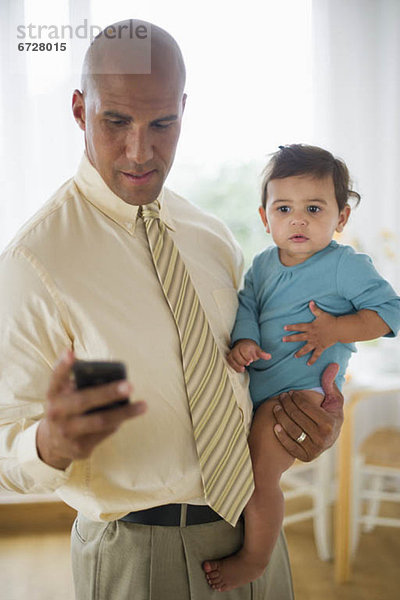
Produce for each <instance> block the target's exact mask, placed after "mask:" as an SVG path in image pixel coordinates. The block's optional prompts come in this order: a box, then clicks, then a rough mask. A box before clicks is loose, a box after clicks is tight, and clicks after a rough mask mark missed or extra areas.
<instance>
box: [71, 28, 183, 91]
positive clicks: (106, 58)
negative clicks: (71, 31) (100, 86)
mask: <svg viewBox="0 0 400 600" xmlns="http://www.w3.org/2000/svg"><path fill="white" fill-rule="evenodd" d="M113 74H116V75H121V74H124V75H143V74H148V75H152V76H156V77H158V78H161V79H164V78H166V79H169V80H171V79H172V80H175V81H174V82H175V85H176V86H177V88H179V89H180V91H181V92H182V93H183V89H184V86H185V80H186V71H185V64H184V62H183V57H182V53H181V51H180V48H179V46H178V44H177V43H176V41H175V40H174V38H173V37H172V36H171V35H170V34H169V33H168V32H167V31H165V30H164V29H161V27H158V26H157V25H153V24H152V23H148V22H146V21H138V20H136V19H128V20H126V21H120V22H118V23H114V24H113V25H109V26H107V27H106V28H105V29H104V30H103V31H102V32H101V33H100V34H99V35H98V36H97V37H96V38H95V39H94V40H93V42H92V43H91V45H90V47H89V48H88V50H87V52H86V55H85V59H84V62H83V68H82V80H81V86H82V91H83V92H84V93H86V95H87V94H88V93H89V92H90V88H91V86H92V85H93V84H95V83H96V81H98V78H99V77H100V78H101V76H102V75H113Z"/></svg>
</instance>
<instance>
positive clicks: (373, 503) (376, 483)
mask: <svg viewBox="0 0 400 600" xmlns="http://www.w3.org/2000/svg"><path fill="white" fill-rule="evenodd" d="M382 488H383V477H382V476H381V475H373V476H372V477H371V485H370V488H369V489H370V490H371V491H372V492H376V493H378V492H381V491H382ZM379 506H380V500H378V498H373V499H370V500H368V502H367V511H366V515H365V518H366V521H365V523H364V527H363V530H364V531H366V532H368V531H372V530H373V528H374V527H375V517H376V516H378V513H379Z"/></svg>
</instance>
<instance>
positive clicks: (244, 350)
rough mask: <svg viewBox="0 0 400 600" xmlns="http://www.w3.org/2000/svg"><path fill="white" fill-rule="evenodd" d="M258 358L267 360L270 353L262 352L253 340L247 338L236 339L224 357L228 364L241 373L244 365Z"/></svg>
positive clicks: (246, 365)
mask: <svg viewBox="0 0 400 600" xmlns="http://www.w3.org/2000/svg"><path fill="white" fill-rule="evenodd" d="M259 358H263V359H264V360H269V359H270V358H271V355H270V354H267V352H264V350H262V349H261V348H260V346H259V345H258V344H256V342H255V341H254V340H248V339H243V340H238V341H237V342H236V344H235V345H234V347H233V348H232V350H231V351H230V352H229V354H228V355H227V357H226V359H227V361H228V363H229V365H230V366H231V367H232V369H235V371H237V372H238V373H243V371H244V368H245V367H248V366H249V364H250V363H252V362H254V361H255V360H258V359H259Z"/></svg>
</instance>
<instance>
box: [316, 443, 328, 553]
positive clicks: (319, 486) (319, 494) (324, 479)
mask: <svg viewBox="0 0 400 600" xmlns="http://www.w3.org/2000/svg"><path fill="white" fill-rule="evenodd" d="M314 477H315V481H314V487H315V492H314V510H315V514H314V537H315V545H316V547H317V553H318V556H319V558H320V559H321V560H330V559H331V558H332V556H333V550H332V518H331V511H330V503H331V483H332V460H331V452H330V451H327V452H324V454H322V455H321V456H320V457H319V458H318V464H316V465H315V473H314Z"/></svg>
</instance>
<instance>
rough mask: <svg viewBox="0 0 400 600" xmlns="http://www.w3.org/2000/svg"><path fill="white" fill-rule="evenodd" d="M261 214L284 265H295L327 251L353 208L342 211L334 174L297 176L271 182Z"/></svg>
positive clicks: (347, 207) (346, 207)
mask: <svg viewBox="0 0 400 600" xmlns="http://www.w3.org/2000/svg"><path fill="white" fill-rule="evenodd" d="M260 214H261V218H262V220H263V223H264V225H265V227H266V230H267V231H268V233H271V235H272V238H273V240H274V242H275V244H276V245H277V246H278V248H279V258H280V260H281V262H282V263H283V264H284V265H286V266H293V265H297V264H299V263H302V262H304V261H305V260H307V258H310V256H312V255H313V254H315V253H316V252H318V251H319V250H322V249H323V248H325V247H326V246H327V245H328V244H329V242H330V241H331V240H332V236H333V234H334V232H335V231H342V230H343V227H344V225H345V224H346V222H347V219H348V218H349V214H350V207H349V206H348V205H346V206H345V208H344V209H343V210H342V211H339V207H338V205H337V202H336V197H335V188H334V184H333V180H332V177H331V176H330V175H329V176H327V177H324V178H323V179H316V178H315V177H312V176H310V175H296V176H293V177H286V178H285V179H272V180H271V181H270V182H269V183H268V187H267V207H266V211H264V210H263V209H262V208H260Z"/></svg>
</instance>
